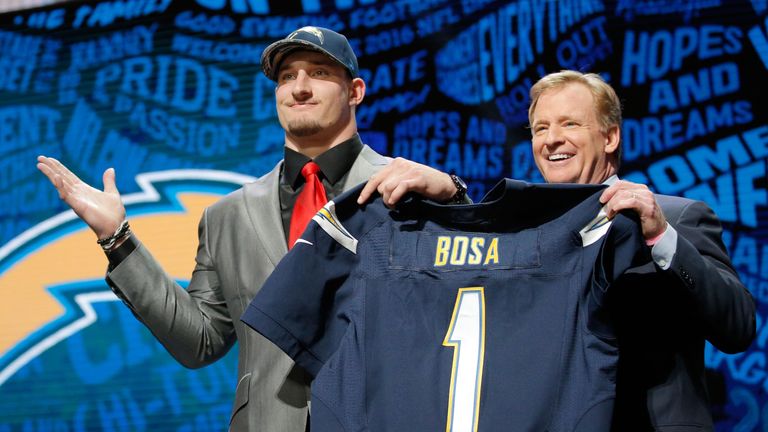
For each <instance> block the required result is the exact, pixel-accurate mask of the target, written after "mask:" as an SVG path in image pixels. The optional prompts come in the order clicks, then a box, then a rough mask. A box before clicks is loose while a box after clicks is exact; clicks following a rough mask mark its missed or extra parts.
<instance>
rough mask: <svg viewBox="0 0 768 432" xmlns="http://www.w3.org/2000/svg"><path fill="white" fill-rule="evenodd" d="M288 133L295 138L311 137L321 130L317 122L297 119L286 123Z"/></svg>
mask: <svg viewBox="0 0 768 432" xmlns="http://www.w3.org/2000/svg"><path fill="white" fill-rule="evenodd" d="M287 130H288V133H290V134H291V135H293V136H296V137H308V136H312V135H314V134H316V133H318V132H320V131H322V130H323V127H322V126H321V125H320V122H318V121H317V120H309V119H297V120H294V121H291V122H289V123H288V128H287Z"/></svg>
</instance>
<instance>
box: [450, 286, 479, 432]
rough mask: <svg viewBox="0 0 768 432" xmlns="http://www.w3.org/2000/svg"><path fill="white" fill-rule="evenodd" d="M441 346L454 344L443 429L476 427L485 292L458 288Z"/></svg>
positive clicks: (468, 431)
mask: <svg viewBox="0 0 768 432" xmlns="http://www.w3.org/2000/svg"><path fill="white" fill-rule="evenodd" d="M443 346H447V347H453V349H454V351H453V369H452V371H451V387H450V394H449V395H448V419H447V422H446V425H445V430H446V432H474V431H477V420H478V415H479V413H480V388H481V386H482V381H483V358H484V355H485V292H484V291H483V288H482V287H469V288H459V293H458V294H457V296H456V305H455V306H454V307H453V315H452V316H451V324H450V326H449V327H448V332H447V333H446V334H445V340H443Z"/></svg>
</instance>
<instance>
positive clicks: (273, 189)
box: [243, 162, 288, 266]
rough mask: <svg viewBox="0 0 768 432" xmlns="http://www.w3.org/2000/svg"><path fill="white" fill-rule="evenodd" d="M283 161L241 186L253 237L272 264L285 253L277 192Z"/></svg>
mask: <svg viewBox="0 0 768 432" xmlns="http://www.w3.org/2000/svg"><path fill="white" fill-rule="evenodd" d="M282 166H283V163H282V162H280V163H279V164H277V166H276V167H275V168H274V169H273V170H272V171H270V172H269V173H268V174H266V175H265V176H263V177H261V178H259V179H258V180H256V181H255V182H253V183H249V184H247V185H245V186H244V187H243V191H244V194H243V195H244V199H245V208H246V210H247V212H248V217H249V218H250V219H251V226H252V227H253V229H254V230H255V231H256V239H257V241H258V242H260V243H261V245H262V247H263V248H264V250H265V251H266V252H267V257H268V258H269V260H270V261H271V262H272V264H273V265H275V266H276V265H277V263H278V262H280V259H281V258H282V257H283V256H284V255H285V254H286V253H288V246H287V245H286V244H285V233H284V231H283V220H282V218H281V216H280V195H279V192H278V187H279V177H280V169H281V167H282Z"/></svg>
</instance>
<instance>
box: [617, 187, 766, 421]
mask: <svg viewBox="0 0 768 432" xmlns="http://www.w3.org/2000/svg"><path fill="white" fill-rule="evenodd" d="M656 199H657V202H658V203H659V205H660V206H661V209H662V210H663V211H664V215H665V216H666V218H667V220H668V221H669V223H670V224H671V225H672V226H673V227H674V228H675V229H676V230H677V232H678V239H677V251H676V252H675V257H674V259H673V260H672V264H671V265H670V267H669V268H668V269H667V270H661V269H659V268H658V267H656V266H655V265H654V264H653V263H650V264H648V265H645V266H642V267H637V268H633V269H630V270H629V271H627V272H626V273H625V274H624V275H623V276H622V277H621V278H620V279H619V280H617V281H616V283H615V284H614V285H613V286H612V288H611V291H610V292H609V296H610V302H609V307H610V308H612V310H613V312H614V318H615V322H616V325H617V331H618V343H619V352H620V357H619V368H618V378H617V384H616V391H617V394H616V405H615V411H614V426H613V430H614V431H616V432H625V431H630V432H631V431H666V432H693V431H712V430H714V425H713V422H712V416H711V414H710V409H709V396H708V391H707V387H706V383H705V368H704V341H705V340H707V341H709V342H710V343H712V345H714V346H715V347H716V348H718V349H719V350H721V351H723V352H726V353H734V352H739V351H744V350H746V349H747V347H748V346H749V344H750V343H751V342H752V340H753V339H754V337H755V302H754V300H753V299H752V296H751V294H750V293H749V291H748V290H747V288H746V287H744V285H743V284H742V283H741V281H740V280H739V278H738V276H737V275H736V271H735V270H734V269H733V266H732V264H731V260H730V259H729V258H728V254H727V252H726V250H725V246H724V245H723V242H722V239H721V235H722V229H721V227H720V221H719V220H718V219H717V217H716V216H715V214H714V213H713V212H712V210H711V209H709V207H707V206H706V205H705V204H704V203H702V202H700V201H693V200H690V199H685V198H678V197H672V196H666V195H657V196H656Z"/></svg>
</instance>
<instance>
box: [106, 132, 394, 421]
mask: <svg viewBox="0 0 768 432" xmlns="http://www.w3.org/2000/svg"><path fill="white" fill-rule="evenodd" d="M387 162H388V160H387V159H386V158H384V157H383V156H380V155H379V154H377V153H376V152H374V151H373V150H372V149H370V148H369V147H368V146H365V147H364V148H363V150H362V151H361V152H360V155H359V156H358V157H357V159H356V161H355V163H354V164H353V165H352V168H351V169H350V172H349V175H348V177H347V180H346V183H345V185H344V190H347V189H349V188H351V187H352V186H354V185H357V184H359V183H361V182H363V181H366V180H368V178H369V177H370V175H371V174H373V173H374V172H376V171H378V170H379V169H380V168H381V167H383V166H384V165H386V164H387ZM281 165H282V162H281V163H279V164H278V165H277V166H276V167H275V168H274V169H273V170H272V171H271V172H270V173H268V174H266V175H265V176H263V177H261V178H259V179H258V180H256V181H255V182H253V183H251V184H247V185H245V186H243V187H242V188H241V189H238V190H237V191H234V192H232V193H230V194H229V195H227V196H225V197H224V198H222V199H221V200H220V201H218V202H217V203H216V204H214V205H212V206H211V207H209V208H207V209H206V210H205V213H204V214H203V216H202V219H201V221H200V226H199V230H198V235H199V240H200V243H199V246H198V249H197V257H196V265H195V270H194V272H193V273H192V279H191V281H190V283H189V287H188V289H187V290H184V289H183V288H181V287H180V286H179V285H178V284H177V283H176V282H174V280H173V279H172V278H171V277H169V276H168V275H167V274H166V273H165V272H164V271H163V269H162V268H160V266H159V264H158V263H157V262H156V261H155V259H154V258H153V257H152V255H150V253H149V251H148V250H147V249H146V248H145V247H143V246H142V245H141V244H138V246H137V247H136V249H135V250H134V251H133V252H131V254H130V255H128V256H127V257H126V258H125V259H124V260H123V261H122V262H121V263H120V264H119V265H118V266H117V267H115V268H114V269H112V271H110V272H109V273H108V274H107V280H108V282H109V283H110V285H111V286H112V287H113V289H114V291H115V293H116V294H117V295H118V296H119V297H121V298H122V299H123V300H124V302H125V303H126V304H127V305H128V306H129V307H130V308H131V310H132V311H133V312H134V314H135V315H136V316H137V317H138V318H139V319H140V320H141V321H143V322H144V324H145V325H146V326H147V327H148V328H149V329H150V331H152V333H153V334H154V335H155V337H157V339H158V340H159V341H160V342H161V343H162V344H163V345H164V346H165V348H166V349H167V350H168V352H170V353H171V355H173V357H175V358H176V360H178V361H179V362H180V363H182V364H183V365H184V366H187V367H190V368H197V367H202V366H205V365H207V364H210V363H212V362H214V361H216V360H217V359H219V358H220V357H222V356H223V355H224V354H226V353H227V351H229V349H230V348H231V347H232V345H233V344H234V343H235V341H236V340H237V341H239V349H240V352H239V358H238V360H239V362H238V383H237V390H236V392H235V401H234V406H233V409H232V416H231V419H230V430H232V431H279V432H284V431H285V432H292V431H296V432H303V431H304V430H305V427H306V419H307V399H308V392H309V390H308V385H307V384H308V382H307V380H306V378H305V376H304V373H303V371H302V370H301V369H299V368H296V369H294V363H293V361H292V360H291V359H290V358H289V357H288V356H287V355H285V354H284V353H283V352H282V351H281V350H280V349H278V348H277V347H276V346H274V345H273V344H272V343H271V342H269V341H267V340H266V339H265V338H264V337H262V336H261V335H260V334H258V333H257V332H254V331H251V330H250V329H247V328H246V327H245V324H243V323H242V322H241V321H240V316H241V315H242V313H243V311H244V309H245V308H246V307H247V306H248V304H249V303H250V302H251V299H253V297H254V296H255V295H256V293H257V292H258V290H259V289H260V288H261V285H262V284H263V282H264V280H265V279H266V278H267V277H268V276H269V274H270V273H272V270H273V269H274V268H275V265H276V264H277V263H278V261H280V259H281V258H282V257H283V255H285V254H286V253H287V246H286V242H285V235H284V233H283V225H282V221H281V218H280V203H279V196H278V183H279V173H280V167H281Z"/></svg>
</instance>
